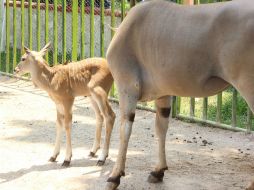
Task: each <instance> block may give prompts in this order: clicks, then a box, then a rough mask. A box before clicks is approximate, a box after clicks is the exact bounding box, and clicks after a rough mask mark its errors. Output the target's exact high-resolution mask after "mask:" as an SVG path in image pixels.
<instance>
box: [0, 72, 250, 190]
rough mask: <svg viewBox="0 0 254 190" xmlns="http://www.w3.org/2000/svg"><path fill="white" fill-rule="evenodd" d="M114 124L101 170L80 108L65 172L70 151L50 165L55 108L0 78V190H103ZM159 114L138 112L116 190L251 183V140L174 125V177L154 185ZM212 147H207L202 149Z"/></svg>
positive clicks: (28, 88)
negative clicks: (91, 154)
mask: <svg viewBox="0 0 254 190" xmlns="http://www.w3.org/2000/svg"><path fill="white" fill-rule="evenodd" d="M112 107H113V109H114V111H115V113H116V114H117V121H116V123H115V126H114V130H113V133H112V140H111V147H110V153H109V157H108V159H107V161H106V163H105V165H104V166H102V167H100V166H96V161H97V160H96V158H89V157H88V154H89V150H90V148H91V147H92V143H93V138H94V133H95V119H94V113H93V111H92V110H91V109H90V103H89V100H88V99H86V98H79V99H77V100H76V101H75V106H74V114H73V128H72V145H73V157H72V162H71V166H70V167H68V168H64V167H62V166H61V163H62V162H63V160H64V155H65V151H64V150H65V144H64V141H63V144H62V149H61V150H62V151H61V154H60V155H59V157H58V159H57V161H58V162H56V163H49V162H48V161H47V160H48V159H49V157H50V156H51V153H52V152H53V147H54V140H55V116H56V114H55V107H54V104H53V102H52V101H51V100H50V99H49V98H48V96H47V95H46V94H45V93H44V92H42V91H40V90H38V89H35V88H34V87H33V85H32V84H31V83H30V82H27V81H22V80H17V79H12V78H8V77H4V76H0V189H1V190H15V189H18V190H23V189H24V190H32V189H34V190H58V189H59V190H81V189H82V190H103V189H104V186H105V181H106V179H107V177H108V176H109V173H110V171H111V169H112V167H113V165H114V163H115V160H116V155H117V149H118V144H119V140H118V139H119V117H118V116H119V114H118V105H117V104H113V103H112ZM154 119H155V114H154V113H151V112H147V111H141V110H137V113H136V119H135V123H134V126H133V132H132V136H131V139H130V143H129V149H128V155H127V157H128V158H127V166H126V171H125V172H126V176H125V177H124V178H122V179H121V185H120V187H119V190H226V189H228V190H229V189H230V190H238V189H239V190H240V189H244V188H245V187H246V186H247V184H249V182H250V181H251V180H252V179H253V178H254V135H253V134H249V135H247V134H245V133H243V132H238V133H237V132H231V131H225V130H220V129H216V128H208V127H203V126H198V125H196V124H188V123H184V122H181V121H177V120H174V119H171V120H170V124H169V131H168V134H167V142H166V144H167V161H168V166H169V170H168V171H166V173H165V178H164V182H163V183H161V184H149V183H148V182H147V181H146V180H147V176H148V174H149V172H150V171H151V170H152V169H153V166H154V165H155V163H156V160H157V155H156V153H157V143H156V137H155V132H154V127H153V126H154ZM204 140H205V141H207V144H206V143H205V144H206V146H205V144H204V142H205V141H204Z"/></svg>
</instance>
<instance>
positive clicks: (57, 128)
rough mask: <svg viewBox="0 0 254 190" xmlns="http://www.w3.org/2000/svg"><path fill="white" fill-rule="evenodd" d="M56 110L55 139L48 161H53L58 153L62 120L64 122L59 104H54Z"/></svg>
mask: <svg viewBox="0 0 254 190" xmlns="http://www.w3.org/2000/svg"><path fill="white" fill-rule="evenodd" d="M56 110H57V120H56V140H55V148H54V152H53V155H52V156H51V157H50V159H49V161H50V162H55V161H56V158H57V156H58V155H59V153H60V145H61V138H62V129H63V122H64V115H63V113H62V112H61V109H60V108H59V106H56Z"/></svg>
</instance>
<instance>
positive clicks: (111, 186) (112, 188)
mask: <svg viewBox="0 0 254 190" xmlns="http://www.w3.org/2000/svg"><path fill="white" fill-rule="evenodd" d="M118 186H119V184H116V183H112V182H107V185H106V188H105V190H116V189H117V187H118Z"/></svg>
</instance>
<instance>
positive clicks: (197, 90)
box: [140, 75, 229, 101]
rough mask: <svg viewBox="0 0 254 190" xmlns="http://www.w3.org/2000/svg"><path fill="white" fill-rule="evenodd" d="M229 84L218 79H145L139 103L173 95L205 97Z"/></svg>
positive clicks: (178, 77)
mask: <svg viewBox="0 0 254 190" xmlns="http://www.w3.org/2000/svg"><path fill="white" fill-rule="evenodd" d="M228 86H229V83H227V82H226V81H224V80H223V79H220V78H218V77H208V78H195V77H193V78H191V77H183V76H177V75H175V76H174V77H170V76H168V77H159V76H157V77H155V78H154V77H146V79H145V80H144V79H143V80H142V95H141V98H140V101H149V100H154V99H157V98H159V97H163V96H168V95H174V96H182V97H207V96H211V95H215V94H217V93H218V92H220V91H223V90H224V89H225V88H227V87H228Z"/></svg>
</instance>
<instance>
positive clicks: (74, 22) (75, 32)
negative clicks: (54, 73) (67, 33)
mask: <svg viewBox="0 0 254 190" xmlns="http://www.w3.org/2000/svg"><path fill="white" fill-rule="evenodd" d="M77 36H78V1H72V61H77V42H78V38H77Z"/></svg>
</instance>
